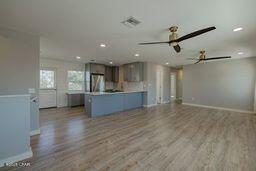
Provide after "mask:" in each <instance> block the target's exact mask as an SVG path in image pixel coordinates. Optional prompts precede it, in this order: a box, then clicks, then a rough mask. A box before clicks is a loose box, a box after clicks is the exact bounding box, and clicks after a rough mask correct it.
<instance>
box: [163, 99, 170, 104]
mask: <svg viewBox="0 0 256 171" xmlns="http://www.w3.org/2000/svg"><path fill="white" fill-rule="evenodd" d="M167 103H170V101H169V100H168V101H164V102H162V104H167Z"/></svg>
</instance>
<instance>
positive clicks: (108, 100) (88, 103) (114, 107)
mask: <svg viewBox="0 0 256 171" xmlns="http://www.w3.org/2000/svg"><path fill="white" fill-rule="evenodd" d="M143 95H144V92H134V93H116V94H115V93H113V94H112V93H111V94H103V95H90V94H87V95H85V111H86V113H87V114H88V115H89V116H90V117H97V116H103V115H107V114H111V113H115V112H120V111H124V110H129V109H135V108H140V107H143Z"/></svg>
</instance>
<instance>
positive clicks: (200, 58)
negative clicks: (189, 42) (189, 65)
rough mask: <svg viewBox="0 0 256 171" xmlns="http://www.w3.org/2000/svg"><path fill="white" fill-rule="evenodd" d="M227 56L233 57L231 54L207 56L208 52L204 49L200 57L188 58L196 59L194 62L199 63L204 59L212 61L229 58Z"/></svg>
mask: <svg viewBox="0 0 256 171" xmlns="http://www.w3.org/2000/svg"><path fill="white" fill-rule="evenodd" d="M227 58H231V56H222V57H212V58H206V52H205V51H204V50H202V51H200V56H199V58H187V59H188V60H196V63H194V64H197V63H199V62H202V61H211V60H217V59H227Z"/></svg>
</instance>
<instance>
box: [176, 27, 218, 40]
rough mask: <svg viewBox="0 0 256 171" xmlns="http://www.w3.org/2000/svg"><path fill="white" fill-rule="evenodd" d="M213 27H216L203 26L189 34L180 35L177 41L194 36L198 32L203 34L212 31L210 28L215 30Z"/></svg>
mask: <svg viewBox="0 0 256 171" xmlns="http://www.w3.org/2000/svg"><path fill="white" fill-rule="evenodd" d="M215 29H216V27H208V28H205V29H202V30H198V31H195V32H193V33H190V34H187V35H185V36H182V37H180V38H178V39H177V42H181V41H183V40H186V39H190V38H192V37H196V36H198V35H200V34H204V33H207V32H209V31H212V30H215Z"/></svg>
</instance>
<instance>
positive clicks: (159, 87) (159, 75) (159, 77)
mask: <svg viewBox="0 0 256 171" xmlns="http://www.w3.org/2000/svg"><path fill="white" fill-rule="evenodd" d="M156 102H157V104H161V103H162V102H163V72H162V71H157V72H156Z"/></svg>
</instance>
